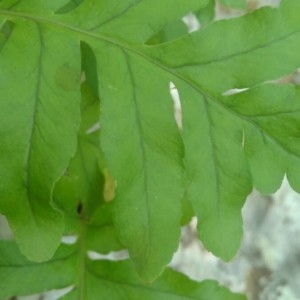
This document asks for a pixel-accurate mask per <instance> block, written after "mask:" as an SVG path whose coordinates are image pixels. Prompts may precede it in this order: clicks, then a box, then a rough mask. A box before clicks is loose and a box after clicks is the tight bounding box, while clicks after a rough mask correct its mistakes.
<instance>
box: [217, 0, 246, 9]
mask: <svg viewBox="0 0 300 300" xmlns="http://www.w3.org/2000/svg"><path fill="white" fill-rule="evenodd" d="M220 2H221V3H222V4H223V5H225V6H228V7H231V8H239V9H245V8H246V7H247V0H220Z"/></svg>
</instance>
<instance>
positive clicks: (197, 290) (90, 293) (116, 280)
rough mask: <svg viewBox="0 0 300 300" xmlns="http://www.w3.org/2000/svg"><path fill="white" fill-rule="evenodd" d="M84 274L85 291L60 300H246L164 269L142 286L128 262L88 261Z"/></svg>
mask: <svg viewBox="0 0 300 300" xmlns="http://www.w3.org/2000/svg"><path fill="white" fill-rule="evenodd" d="M87 270H88V271H87V273H86V275H85V276H86V277H85V290H84V291H83V290H80V289H76V288H75V289H74V291H72V292H71V293H70V294H67V295H66V296H64V297H63V298H62V299H63V300H75V299H78V297H79V295H81V297H83V299H86V300H93V299H95V295H97V296H98V297H101V298H103V299H119V300H127V299H132V300H138V299H141V298H142V299H145V300H190V299H197V300H206V299H214V300H225V299H228V300H229V299H230V300H246V298H245V296H242V295H239V294H233V293H231V292H230V291H229V290H227V289H225V288H224V287H221V286H220V285H218V284H217V283H216V282H214V281H204V282H201V283H197V282H195V281H192V280H190V279H189V278H188V277H186V276H184V275H182V274H180V273H177V272H175V271H173V270H172V269H166V270H165V271H164V273H163V274H162V275H161V276H160V277H159V278H158V279H157V280H156V281H155V282H154V283H142V282H141V281H140V279H139V278H138V276H137V275H136V273H135V271H134V269H133V265H132V264H131V262H129V261H119V262H112V261H105V260H103V261H89V262H88V263H87ZM80 292H81V294H79V293H80Z"/></svg>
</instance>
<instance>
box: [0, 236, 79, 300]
mask: <svg viewBox="0 0 300 300" xmlns="http://www.w3.org/2000/svg"><path fill="white" fill-rule="evenodd" d="M74 252H75V253H76V249H74V247H73V246H61V247H59V248H58V250H57V252H56V254H55V255H54V256H53V258H52V259H50V260H49V261H47V262H45V263H40V264H38V263H33V262H30V261H28V260H27V259H25V258H24V257H23V256H22V254H21V253H20V252H19V250H18V248H17V246H16V244H15V243H14V242H10V241H5V242H4V241H0V287H1V288H0V299H7V298H8V297H12V296H25V295H31V294H35V293H41V292H44V291H48V290H50V289H57V288H63V287H66V286H69V285H71V284H73V283H74V276H75V273H74Z"/></svg>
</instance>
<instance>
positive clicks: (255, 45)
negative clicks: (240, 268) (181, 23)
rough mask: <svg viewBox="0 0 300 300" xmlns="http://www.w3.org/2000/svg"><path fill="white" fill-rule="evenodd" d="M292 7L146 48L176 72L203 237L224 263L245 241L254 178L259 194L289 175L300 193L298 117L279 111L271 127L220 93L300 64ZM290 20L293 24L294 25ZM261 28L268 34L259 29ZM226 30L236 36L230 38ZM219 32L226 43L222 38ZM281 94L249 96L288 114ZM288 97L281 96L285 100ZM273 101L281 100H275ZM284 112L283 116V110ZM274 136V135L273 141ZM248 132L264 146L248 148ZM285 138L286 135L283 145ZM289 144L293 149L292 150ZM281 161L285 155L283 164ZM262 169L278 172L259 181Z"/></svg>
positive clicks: (190, 194) (218, 24)
mask: <svg viewBox="0 0 300 300" xmlns="http://www.w3.org/2000/svg"><path fill="white" fill-rule="evenodd" d="M292 4H293V1H285V2H284V4H283V7H282V10H278V9H274V8H263V9H261V10H258V11H256V12H254V13H252V14H249V15H246V16H244V17H241V18H237V19H233V20H225V21H220V22H215V23H213V24H212V25H211V26H208V27H206V28H204V29H203V30H200V31H199V32H195V33H193V34H191V35H189V36H188V37H183V38H182V39H179V40H176V41H173V42H172V43H166V44H162V45H159V46H156V47H152V48H149V49H148V53H149V55H151V56H152V57H153V60H155V63H156V64H160V65H161V66H167V69H168V71H169V72H170V73H172V74H173V75H174V77H173V79H172V81H173V82H174V84H175V85H176V87H177V88H178V90H179V94H180V99H181V102H182V106H183V138H184V143H185V148H186V157H185V162H186V168H187V177H188V181H189V186H188V197H189V199H190V201H191V202H192V203H193V206H194V211H195V213H196V215H197V216H198V217H199V223H198V229H199V236H200V238H201V240H202V241H203V242H204V244H205V246H206V247H207V248H208V249H209V250H211V251H212V252H213V253H215V254H216V255H219V256H220V257H222V258H223V259H226V260H228V259H230V258H232V257H233V256H234V254H235V253H236V251H237V249H238V247H239V244H240V239H241V235H242V219H241V215H240V210H241V208H242V206H243V203H244V200H245V198H246V196H247V194H248V193H249V192H250V191H251V189H252V177H253V178H254V183H255V185H256V186H257V187H258V188H259V190H260V191H262V192H264V193H265V192H268V193H269V192H274V191H275V190H276V189H278V188H279V186H280V180H281V178H283V176H284V172H285V171H287V172H288V173H290V174H291V175H290V176H289V177H290V183H291V184H293V186H294V187H295V188H296V189H297V190H298V183H297V182H296V180H295V178H296V176H297V175H298V176H299V174H298V169H297V166H298V160H299V153H298V150H297V146H296V145H297V144H296V142H297V141H298V140H297V135H296V133H295V129H294V128H295V127H297V126H299V123H297V121H295V120H294V118H293V117H291V119H289V120H288V121H286V120H285V118H279V117H278V115H280V113H279V112H276V114H275V116H274V118H276V122H274V123H272V124H273V125H271V124H270V122H269V121H268V122H266V123H261V122H254V121H253V120H252V118H250V117H247V116H245V115H244V114H240V113H237V112H236V111H235V110H234V109H233V108H231V98H230V97H229V98H228V101H227V102H226V103H224V96H222V94H221V93H222V92H225V91H226V90H228V89H230V88H234V87H237V88H241V87H251V86H253V85H255V84H258V83H263V81H265V80H271V79H275V78H277V77H278V76H280V75H282V74H285V73H288V72H291V71H292V70H294V69H295V68H296V67H297V66H299V64H300V59H299V56H298V55H297V54H296V53H295V51H297V50H296V49H298V48H299V45H300V34H299V33H298V30H299V28H300V23H299V19H297V18H296V16H295V17H292V16H293V12H294V10H295V8H294V7H293V5H292ZM288 15H290V16H291V17H289V18H288ZM284 20H288V21H287V22H288V25H287V24H286V23H285V21H284ZM250 24H251V25H250ZM262 26H263V29H264V30H261V29H259V28H261V27H262ZM296 28H298V30H297V29H296ZM252 30H253V31H252ZM274 30H275V31H274ZM226 32H230V34H228V35H227V36H226ZM245 32H246V33H247V34H245ZM220 33H221V36H226V37H227V38H226V39H222V40H221V39H220V38H219V34H220ZM221 43H222V45H221ZM286 47H287V49H288V52H287V53H286V58H287V59H286V61H285V63H284V64H283V63H281V62H280V57H281V55H282V51H283V49H286ZM175 49H176V50H175ZM271 61H272V62H271ZM253 62H255V64H254V63H253ZM241 66H243V67H241ZM278 89H279V90H281V93H280V94H279V93H278V92H277V95H275V94H276V92H270V90H268V92H266V93H265V95H264V97H263V98H260V99H259V101H260V102H258V100H256V101H255V99H256V92H255V91H253V93H251V90H249V94H247V95H248V96H249V95H252V97H250V96H249V97H248V101H250V99H251V102H252V104H253V109H254V110H256V109H258V110H260V113H261V114H262V115H264V114H268V112H267V107H268V109H270V107H272V106H273V105H274V106H275V107H276V103H277V102H279V103H280V107H281V109H283V107H284V106H285V103H286V101H285V99H286V98H288V97H289V95H291V93H290V94H289V93H288V94H287V95H286V94H285V92H284V87H278ZM267 94H268V96H267ZM282 94H283V95H284V97H283V98H281V97H280V96H281V95H282ZM238 95H243V93H241V94H238ZM237 97H238V96H237ZM270 99H275V100H273V101H272V102H271V103H270ZM259 103H260V105H258V104H259ZM243 105H245V109H246V107H249V106H246V102H245V101H244V102H243ZM295 107H296V108H295ZM293 109H295V111H294V113H295V114H297V106H296V105H295V104H293V105H292V112H293ZM257 114H258V112H257ZM282 114H283V115H285V114H284V111H282ZM291 114H292V113H291ZM270 117H271V116H270ZM282 122H287V124H289V125H283V124H281V123H282ZM289 122H291V124H294V122H296V123H297V125H296V123H295V124H294V125H291V124H290V123H289ZM275 124H276V125H275ZM249 127H250V128H251V129H249ZM275 127H276V129H275ZM270 132H272V134H270ZM274 134H276V135H277V136H276V138H273V137H270V138H269V135H271V136H272V135H274ZM249 135H250V137H251V139H252V141H254V139H255V140H256V142H257V143H259V144H258V145H256V144H255V146H254V142H251V143H250V144H248V145H247V144H246V142H245V139H246V141H247V140H248V137H249ZM252 136H255V138H253V137H252ZM282 136H285V141H284V142H282ZM266 137H268V138H267V139H266ZM266 140H267V142H265V141H266ZM287 141H289V143H288V142H287ZM291 141H293V143H294V145H295V146H294V147H292V146H291V145H290V144H291V143H292V142H291ZM273 143H275V144H279V148H278V145H275V146H274V147H273V148H274V149H272V150H270V147H272V145H271V144H273ZM256 146H257V147H258V148H255V149H256V150H255V154H254V151H253V148H254V147H256ZM248 147H251V148H252V150H250V149H247V148H248ZM244 148H245V149H244ZM262 148H263V149H264V150H263V151H262ZM259 149H260V150H261V151H259ZM261 153H264V154H263V155H264V157H266V156H268V155H270V154H272V155H271V157H270V158H269V160H268V163H266V162H265V163H263V164H259V163H258V162H261V158H260V155H261ZM287 155H288V159H287V160H286V159H285V157H286V156H287ZM250 156H251V157H250ZM254 157H255V158H254ZM275 157H277V159H278V157H280V159H279V161H280V163H279V164H277V161H278V160H277V159H276V158H275ZM249 164H250V168H249ZM264 165H265V166H266V165H267V166H268V167H269V168H270V167H271V165H272V168H275V170H276V172H275V174H274V177H273V178H271V179H264V180H263V181H261V182H260V183H258V181H259V179H258V178H262V177H263V176H262V174H266V171H262V166H264ZM275 165H276V166H275ZM292 166H295V167H292ZM254 169H255V171H254ZM272 176H273V174H272Z"/></svg>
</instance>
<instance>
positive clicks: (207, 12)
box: [196, 0, 216, 27]
mask: <svg viewBox="0 0 300 300" xmlns="http://www.w3.org/2000/svg"><path fill="white" fill-rule="evenodd" d="M215 6H216V1H215V0H209V2H208V4H207V5H206V6H205V7H204V8H202V9H200V10H198V11H197V12H196V16H197V18H198V19H199V21H200V24H201V27H203V26H205V25H207V24H209V23H211V22H212V21H213V19H214V17H215Z"/></svg>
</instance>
